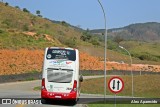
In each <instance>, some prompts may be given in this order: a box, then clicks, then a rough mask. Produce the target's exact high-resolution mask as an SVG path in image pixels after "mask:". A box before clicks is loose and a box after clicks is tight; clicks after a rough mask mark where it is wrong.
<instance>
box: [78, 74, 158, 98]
mask: <svg viewBox="0 0 160 107" xmlns="http://www.w3.org/2000/svg"><path fill="white" fill-rule="evenodd" d="M110 78H111V77H108V78H107V82H108V81H109V79H110ZM121 78H122V79H123V80H124V90H123V91H122V92H121V93H119V94H117V96H131V94H132V81H131V76H121ZM159 78H160V75H141V76H134V96H135V97H146V98H159V97H160V92H159V87H160V81H159ZM81 87H82V88H81V92H82V93H90V94H91V93H92V94H103V93H104V90H103V89H104V78H98V79H89V80H85V81H84V82H83V83H82V84H81ZM93 87H94V88H93ZM106 93H107V95H114V94H113V93H111V92H110V91H109V89H107V92H106Z"/></svg>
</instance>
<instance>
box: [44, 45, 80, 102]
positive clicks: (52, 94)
mask: <svg viewBox="0 0 160 107" xmlns="http://www.w3.org/2000/svg"><path fill="white" fill-rule="evenodd" d="M82 81H83V77H82V76H80V75H79V51H78V50H77V49H73V48H59V47H49V48H46V49H45V54H44V64H43V73H42V88H41V98H42V99H45V100H47V99H62V100H68V99H69V100H72V101H77V99H78V98H79V96H80V82H82Z"/></svg>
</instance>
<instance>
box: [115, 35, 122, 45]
mask: <svg viewBox="0 0 160 107" xmlns="http://www.w3.org/2000/svg"><path fill="white" fill-rule="evenodd" d="M121 41H123V38H122V37H120V36H115V38H114V42H116V43H118V44H119V43H120V42H121Z"/></svg>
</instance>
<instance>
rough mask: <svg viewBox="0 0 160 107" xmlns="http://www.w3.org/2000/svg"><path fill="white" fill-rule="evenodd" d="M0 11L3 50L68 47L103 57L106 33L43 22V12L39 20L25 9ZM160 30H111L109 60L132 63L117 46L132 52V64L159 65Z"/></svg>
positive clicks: (153, 27) (5, 7)
mask: <svg viewBox="0 0 160 107" xmlns="http://www.w3.org/2000/svg"><path fill="white" fill-rule="evenodd" d="M0 7H1V10H0V49H4V48H5V49H20V48H29V49H43V48H44V47H50V46H68V47H73V48H78V49H80V51H81V50H82V51H85V52H87V53H90V54H91V55H94V56H99V57H103V56H104V55H103V53H104V49H103V48H104V30H103V29H100V30H98V31H92V30H89V29H87V30H83V29H80V28H77V27H75V26H72V25H70V24H68V23H67V22H65V21H61V22H59V21H52V20H49V19H47V18H42V16H41V15H40V14H41V12H40V10H37V11H36V15H37V16H36V15H33V14H31V13H30V12H29V10H28V9H26V8H23V9H22V10H21V9H20V7H18V6H15V7H11V6H9V4H7V3H2V2H0ZM6 13H7V14H6ZM159 27H160V24H159V23H145V24H133V25H129V26H127V27H124V28H118V29H109V30H108V34H107V35H108V37H107V38H108V41H107V48H108V53H107V57H108V58H107V59H108V60H109V61H117V62H121V61H124V62H125V63H130V60H129V58H128V54H127V53H126V52H125V51H124V50H122V49H119V47H118V45H121V46H123V47H125V48H126V49H127V50H129V51H130V53H131V55H132V57H133V63H145V64H146V63H147V64H159V62H160V55H159V53H160V43H159V40H160V39H159V38H160V31H159V29H158V28H159ZM30 33H32V34H30ZM94 33H96V34H94ZM46 35H47V36H46ZM88 50H94V51H88ZM95 50H96V51H95Z"/></svg>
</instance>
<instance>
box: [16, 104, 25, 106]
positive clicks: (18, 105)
mask: <svg viewBox="0 0 160 107" xmlns="http://www.w3.org/2000/svg"><path fill="white" fill-rule="evenodd" d="M16 107H24V104H18V105H16Z"/></svg>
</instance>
